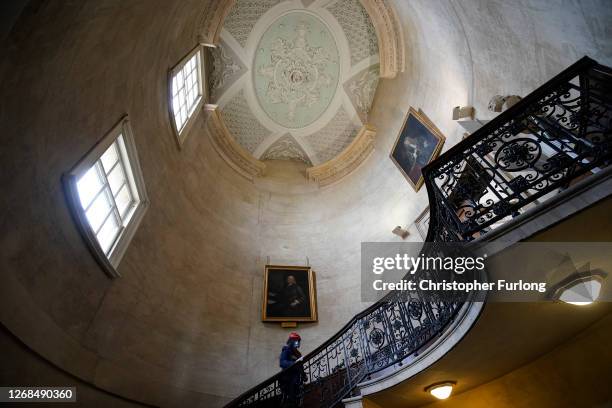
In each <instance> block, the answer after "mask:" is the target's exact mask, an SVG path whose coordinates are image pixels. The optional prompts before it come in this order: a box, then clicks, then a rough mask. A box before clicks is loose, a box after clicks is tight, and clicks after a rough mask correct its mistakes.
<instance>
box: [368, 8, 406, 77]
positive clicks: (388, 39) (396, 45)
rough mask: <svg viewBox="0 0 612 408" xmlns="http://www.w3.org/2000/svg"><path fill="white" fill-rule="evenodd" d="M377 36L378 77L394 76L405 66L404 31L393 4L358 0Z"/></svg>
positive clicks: (402, 70)
mask: <svg viewBox="0 0 612 408" xmlns="http://www.w3.org/2000/svg"><path fill="white" fill-rule="evenodd" d="M360 1H361V5H362V6H363V8H365V10H366V11H367V13H368V15H369V16H370V20H371V21H372V25H373V26H374V30H375V31H376V37H378V53H379V58H380V77H381V78H395V76H396V75H397V73H398V72H404V70H405V68H406V49H405V41H404V32H403V30H402V25H401V24H400V21H399V19H398V17H397V14H396V12H395V10H394V9H393V6H392V5H391V4H389V2H388V1H385V0H360Z"/></svg>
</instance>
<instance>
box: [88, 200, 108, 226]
mask: <svg viewBox="0 0 612 408" xmlns="http://www.w3.org/2000/svg"><path fill="white" fill-rule="evenodd" d="M110 211H111V205H110V203H109V200H108V195H107V194H106V193H102V194H100V195H98V197H96V199H95V201H94V202H93V204H92V205H91V207H89V210H87V220H88V221H89V225H91V228H92V229H93V230H94V231H97V230H98V229H99V228H100V226H101V225H102V223H103V222H104V219H105V218H106V216H107V215H108V213H109V212H110Z"/></svg>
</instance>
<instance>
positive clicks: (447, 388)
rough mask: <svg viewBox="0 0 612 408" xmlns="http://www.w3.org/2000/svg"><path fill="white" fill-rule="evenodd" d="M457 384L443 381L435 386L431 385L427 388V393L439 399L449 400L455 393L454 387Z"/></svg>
mask: <svg viewBox="0 0 612 408" xmlns="http://www.w3.org/2000/svg"><path fill="white" fill-rule="evenodd" d="M455 384H457V383H456V382H455V381H443V382H439V383H435V384H431V385H430V386H429V387H427V388H425V392H428V393H430V394H431V395H433V396H434V397H436V398H437V399H441V400H443V399H447V398H448V397H450V395H451V393H452V392H453V387H454V386H455Z"/></svg>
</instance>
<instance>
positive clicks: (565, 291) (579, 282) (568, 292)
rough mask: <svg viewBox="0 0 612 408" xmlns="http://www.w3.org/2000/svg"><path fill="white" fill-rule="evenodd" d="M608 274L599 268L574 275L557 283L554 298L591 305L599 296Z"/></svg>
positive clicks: (579, 304) (571, 303)
mask: <svg viewBox="0 0 612 408" xmlns="http://www.w3.org/2000/svg"><path fill="white" fill-rule="evenodd" d="M606 276H607V274H606V273H603V272H602V271H599V270H596V271H589V272H587V273H578V274H575V275H572V276H570V277H569V278H567V279H565V280H564V281H563V282H561V283H560V284H559V285H557V287H556V288H555V290H554V292H553V299H554V300H559V301H561V302H563V303H567V304H570V305H574V306H587V305H590V304H591V303H593V302H595V301H596V300H597V299H598V298H599V295H600V294H601V288H602V286H603V281H604V279H605V278H606Z"/></svg>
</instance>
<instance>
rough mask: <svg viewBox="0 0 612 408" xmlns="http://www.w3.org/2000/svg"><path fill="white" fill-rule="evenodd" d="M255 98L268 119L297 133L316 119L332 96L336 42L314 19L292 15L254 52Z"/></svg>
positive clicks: (270, 31)
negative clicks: (298, 129) (294, 129)
mask: <svg viewBox="0 0 612 408" xmlns="http://www.w3.org/2000/svg"><path fill="white" fill-rule="evenodd" d="M253 74H254V76H255V79H254V85H255V93H256V94H257V99H258V100H259V103H260V104H261V107H262V108H263V110H264V111H265V112H266V113H267V114H268V116H270V118H271V119H272V120H274V121H275V122H276V123H278V124H279V125H281V126H284V127H287V128H302V127H306V126H308V125H309V124H311V123H313V122H314V121H315V120H317V119H318V118H319V117H320V116H321V115H322V114H323V112H325V110H326V109H327V107H328V106H329V104H330V102H331V100H332V99H333V97H334V94H335V93H336V88H337V86H338V78H339V74H340V66H339V55H338V47H337V46H336V41H335V40H334V37H333V36H332V34H331V32H330V31H329V29H328V28H327V26H326V25H325V24H324V23H323V22H322V21H321V20H319V19H318V18H317V17H315V16H313V15H311V14H308V13H304V12H293V13H289V14H286V15H284V16H282V17H280V18H279V19H278V20H276V21H275V22H274V23H273V24H272V25H271V26H270V27H269V28H268V30H267V31H266V32H265V33H264V35H263V36H262V37H261V41H260V42H259V46H258V48H257V52H256V53H255V69H254V73H253Z"/></svg>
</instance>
